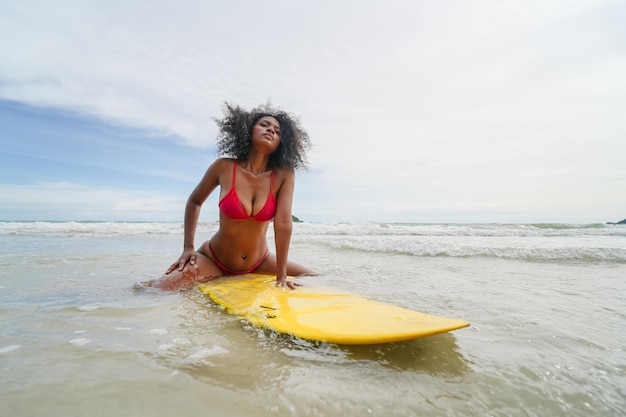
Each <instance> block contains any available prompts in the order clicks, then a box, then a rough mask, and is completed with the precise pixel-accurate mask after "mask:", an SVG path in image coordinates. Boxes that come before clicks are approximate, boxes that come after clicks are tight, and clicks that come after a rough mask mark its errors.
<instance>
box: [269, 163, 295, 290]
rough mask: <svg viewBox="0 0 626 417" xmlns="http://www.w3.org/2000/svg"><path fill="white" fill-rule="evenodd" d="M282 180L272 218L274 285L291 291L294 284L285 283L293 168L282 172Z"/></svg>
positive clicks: (291, 224) (293, 181) (290, 222)
mask: <svg viewBox="0 0 626 417" xmlns="http://www.w3.org/2000/svg"><path fill="white" fill-rule="evenodd" d="M284 173H285V174H284V180H283V181H282V184H281V186H280V189H279V190H278V194H277V196H276V215H275V217H274V240H275V242H276V285H278V286H279V287H284V286H287V287H289V288H291V289H294V288H295V287H296V285H297V284H296V283H295V282H292V281H287V261H288V258H289V244H290V242H291V232H292V229H293V221H292V218H291V206H292V202H293V192H294V189H295V184H296V174H295V170H294V169H293V168H286V169H285V170H284Z"/></svg>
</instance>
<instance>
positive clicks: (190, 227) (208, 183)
mask: <svg viewBox="0 0 626 417" xmlns="http://www.w3.org/2000/svg"><path fill="white" fill-rule="evenodd" d="M225 164H226V163H225V160H224V159H222V158H220V159H218V160H216V161H215V162H213V163H212V164H211V166H210V167H209V168H208V169H207V170H206V172H205V174H204V176H203V177H202V179H201V180H200V182H199V183H198V185H197V186H196V188H194V190H193V191H192V192H191V194H190V195H189V198H188V199H187V204H186V205H185V226H184V233H185V237H184V239H183V253H182V254H181V255H180V257H179V258H178V260H177V261H176V262H174V263H173V264H172V265H171V266H170V267H169V268H168V269H167V271H165V273H166V274H169V273H170V272H172V271H174V270H175V269H178V270H179V271H182V270H183V268H184V267H185V265H186V264H187V262H189V263H190V264H192V265H193V264H195V263H196V250H195V244H194V241H195V236H196V227H197V225H198V219H199V218H200V208H201V207H202V204H203V203H204V201H205V200H206V199H207V197H209V195H210V194H211V193H212V192H213V190H215V188H216V187H217V186H218V185H219V178H220V172H222V169H223V167H224V166H225Z"/></svg>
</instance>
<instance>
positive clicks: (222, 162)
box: [211, 157, 236, 169]
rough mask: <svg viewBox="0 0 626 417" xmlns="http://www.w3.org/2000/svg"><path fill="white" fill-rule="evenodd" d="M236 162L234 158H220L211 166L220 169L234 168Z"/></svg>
mask: <svg viewBox="0 0 626 417" xmlns="http://www.w3.org/2000/svg"><path fill="white" fill-rule="evenodd" d="M235 162H236V161H235V159H234V158H226V157H220V158H217V159H216V160H215V161H213V163H212V164H211V166H212V167H214V168H218V169H223V168H232V167H233V164H234V163H235Z"/></svg>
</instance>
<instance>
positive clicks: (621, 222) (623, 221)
mask: <svg viewBox="0 0 626 417" xmlns="http://www.w3.org/2000/svg"><path fill="white" fill-rule="evenodd" d="M606 224H626V219H624V220H622V221H620V222H617V223H613V222H606Z"/></svg>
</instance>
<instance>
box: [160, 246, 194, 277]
mask: <svg viewBox="0 0 626 417" xmlns="http://www.w3.org/2000/svg"><path fill="white" fill-rule="evenodd" d="M187 262H189V263H190V264H191V265H195V264H196V251H195V249H194V248H188V249H185V250H183V253H182V255H180V257H179V258H178V260H177V261H176V262H174V263H173V264H172V265H171V266H170V267H169V268H167V271H165V273H166V274H169V273H170V272H172V271H174V270H175V269H178V270H179V271H182V270H183V268H184V267H185V265H187Z"/></svg>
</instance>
